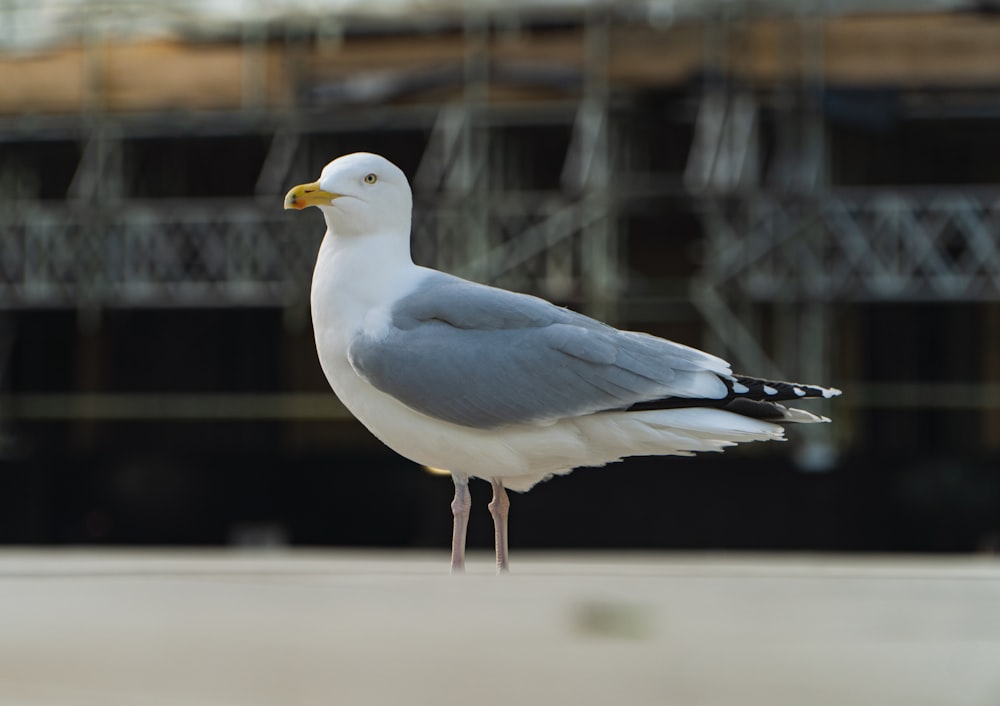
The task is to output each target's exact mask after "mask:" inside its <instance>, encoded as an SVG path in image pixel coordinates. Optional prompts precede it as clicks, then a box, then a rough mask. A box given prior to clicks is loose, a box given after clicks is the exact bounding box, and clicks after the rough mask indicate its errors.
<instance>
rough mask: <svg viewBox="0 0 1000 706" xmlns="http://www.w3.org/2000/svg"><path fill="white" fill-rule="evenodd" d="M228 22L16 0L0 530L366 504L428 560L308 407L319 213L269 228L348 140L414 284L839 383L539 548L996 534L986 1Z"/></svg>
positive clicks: (580, 6)
mask: <svg viewBox="0 0 1000 706" xmlns="http://www.w3.org/2000/svg"><path fill="white" fill-rule="evenodd" d="M230 5H232V6H234V7H235V8H237V9H239V10H240V13H245V12H246V10H247V8H245V7H242V5H243V4H242V3H232V4H230V3H226V2H223V1H220V2H217V3H210V4H208V5H207V6H203V5H202V4H199V3H174V4H167V3H164V4H157V5H152V6H151V5H149V4H148V3H144V2H138V1H126V0H92V1H91V0H76V1H75V2H74V1H72V0H57V1H53V2H41V3H37V2H36V3H30V4H29V3H21V2H18V1H17V0H15V1H14V2H7V3H0V26H2V27H3V29H4V31H3V32H0V35H2V39H0V51H2V54H0V498H2V500H0V541H23V542H196V543H219V542H260V541H292V542H300V543H311V542H313V543H337V544H352V543H357V542H358V541H361V537H362V535H360V534H359V533H358V532H357V530H355V529H353V528H354V527H355V526H356V525H355V524H354V521H355V520H356V519H357V518H359V517H366V516H368V515H367V514H366V512H367V511H368V510H367V509H365V508H362V507H360V506H361V505H362V504H363V501H362V499H363V498H370V497H371V496H372V494H378V495H379V497H381V498H382V502H383V508H384V512H385V514H386V516H387V517H390V516H391V517H392V518H393V519H392V521H386V522H385V523H384V526H383V527H381V528H380V529H379V531H380V532H381V534H377V535H372V534H370V533H369V534H367V535H365V536H364V539H365V541H377V542H379V543H384V544H416V545H422V544H432V545H435V546H443V545H442V542H441V540H440V537H442V536H447V533H448V529H449V527H450V519H451V518H450V516H449V515H448V514H447V513H444V514H441V513H440V509H441V508H442V507H445V504H446V501H445V504H442V502H441V498H447V497H450V493H451V487H450V483H446V482H444V481H439V480H436V479H429V478H427V477H426V476H425V475H424V474H422V473H419V472H417V471H415V470H414V469H413V468H412V466H411V465H410V464H408V463H407V462H405V461H403V460H401V459H398V458H397V457H395V456H393V455H392V454H391V453H390V452H388V451H386V450H384V449H383V448H382V447H381V446H380V445H379V444H378V442H376V441H375V440H373V439H371V438H370V437H369V436H368V435H367V433H366V432H364V430H363V429H362V428H361V427H360V426H359V425H358V424H357V423H356V422H354V421H353V419H352V418H351V417H350V416H349V415H348V413H347V412H346V411H345V410H344V409H343V408H342V407H341V406H340V405H339V403H338V402H337V400H336V398H335V397H334V396H333V395H332V393H330V392H329V388H328V387H327V384H326V382H325V380H324V379H323V376H322V373H321V371H320V370H319V366H318V364H317V362H316V358H315V351H314V348H313V344H312V330H311V325H310V321H309V309H308V291H309V284H310V275H311V271H312V265H313V262H314V259H315V254H316V250H317V248H318V244H319V241H320V238H321V237H322V230H323V226H322V222H321V221H320V220H319V218H318V216H314V217H312V218H310V217H308V216H313V215H314V214H308V215H307V216H300V217H298V218H296V217H293V216H291V215H289V214H288V213H287V212H284V211H283V210H282V208H281V198H282V195H283V193H284V191H285V190H286V189H287V188H288V187H289V186H291V185H293V184H296V183H300V182H302V181H308V180H312V179H314V178H315V177H316V175H318V173H319V171H320V169H321V168H322V166H323V164H325V163H326V162H327V161H329V160H330V159H332V158H334V157H336V156H338V155H340V154H343V153H347V152H354V151H360V150H365V151H372V152H378V153H381V154H384V155H385V156H387V157H389V158H390V159H391V160H392V161H394V162H396V163H397V164H399V166H400V167H402V168H403V170H404V171H405V172H406V173H407V174H408V175H409V177H410V179H411V183H412V185H413V187H414V194H415V213H414V232H413V248H414V259H415V260H416V261H417V262H419V263H421V264H427V265H431V266H434V267H437V268H440V269H444V270H447V271H450V272H454V273H456V274H460V275H462V276H466V277H469V278H471V279H475V280H478V281H483V282H489V283H492V284H497V285H499V286H502V287H506V288H510V289H516V290H520V291H527V292H532V293H537V294H539V295H541V296H544V297H546V298H549V299H551V300H553V301H557V302H559V303H561V304H565V305H567V306H570V307H572V308H574V309H579V310H581V311H584V312H585V313H588V314H591V315H593V316H596V317H598V318H601V319H603V320H606V321H608V322H610V323H613V324H615V325H617V326H620V327H628V328H633V329H639V330H644V331H649V332H651V333H655V334H658V335H663V336H666V337H668V338H671V339H674V340H677V341H681V342H685V343H688V344H691V345H696V346H699V347H702V348H705V349H706V350H709V351H711V352H713V353H716V354H718V355H721V356H723V357H726V358H727V359H729V360H730V361H732V362H733V364H734V368H736V369H737V370H742V371H746V372H749V373H755V374H760V375H763V376H768V377H776V378H789V379H802V380H808V381H815V382H820V383H828V384H832V385H836V386H838V387H841V388H843V389H844V391H845V395H844V397H843V398H841V399H838V400H836V401H835V402H833V403H832V404H828V406H827V407H822V406H821V407H820V408H819V409H820V411H822V412H824V413H826V414H828V415H830V416H832V417H834V419H835V423H834V424H832V425H822V426H821V427H819V428H816V427H812V428H806V429H801V428H796V429H794V430H792V431H790V433H789V436H790V437H793V438H792V441H791V442H790V443H789V444H785V445H773V446H761V447H759V448H748V449H740V450H738V451H736V453H733V452H729V453H727V454H726V456H725V457H722V458H718V457H713V458H711V459H697V460H688V459H670V458H658V459H644V460H634V461H629V462H626V463H624V464H621V465H619V466H618V467H615V468H611V469H604V470H600V471H582V472H578V473H576V474H574V475H573V476H572V477H571V479H570V480H558V481H554V482H553V483H550V484H545V485H543V486H540V487H539V488H537V489H536V490H534V491H533V492H532V493H531V494H529V495H526V496H524V498H521V499H518V500H516V501H515V507H514V512H515V513H516V514H518V516H519V518H521V519H519V520H518V526H519V528H523V531H524V532H525V536H526V537H530V538H531V541H534V542H537V543H538V544H539V545H543V546H581V545H588V546H594V545H599V546H609V545H610V546H653V547H663V546H668V547H759V548H799V549H802V548H813V549H882V550H912V549H925V550H927V549H932V550H955V549H974V548H977V547H979V548H989V547H991V546H993V545H995V544H997V543H1000V540H998V534H997V533H998V532H1000V474H998V473H997V472H996V470H995V465H991V459H992V460H993V461H995V460H996V457H997V452H998V451H1000V238H998V236H1000V159H998V158H997V155H1000V129H998V128H1000V15H998V14H996V10H998V9H1000V8H997V7H992V6H990V4H989V3H974V2H949V1H947V0H944V1H942V0H938V1H934V2H931V1H930V0H925V1H920V0H915V1H913V2H891V1H889V0H874V1H869V2H867V3H858V2H848V1H845V2H828V3H821V4H818V6H819V7H820V8H821V10H820V9H810V8H808V7H804V5H808V4H803V3H798V2H792V1H791V0H789V1H788V2H782V1H777V2H755V1H753V0H745V1H740V2H737V1H735V0H712V1H701V2H699V1H697V0H672V1H668V0H659V1H658V0H646V1H638V0H637V1H635V2H592V1H588V0H563V1H561V2H551V3H546V2H529V1H526V0H516V1H515V2H506V3H494V2H485V3H481V4H473V3H462V2H449V1H446V0H441V1H440V2H431V3H412V6H411V3H408V2H405V1H403V2H394V3H384V4H383V3H378V2H366V3H360V2H350V1H347V0H342V1H341V2H331V3H329V7H328V8H326V9H324V8H323V6H322V4H321V3H307V2H304V1H303V2H299V3H296V2H283V3H280V5H279V4H278V3H260V4H259V5H257V6H256V8H257V9H256V10H254V11H253V13H252V14H240V13H237V12H236V11H235V10H234V9H231V7H230ZM612 483H613V484H615V485H613V486H612V485H609V484H612ZM609 487H616V488H617V490H616V491H615V494H617V495H618V496H620V501H619V502H618V505H620V507H619V508H618V510H617V512H616V511H615V507H614V506H615V503H611V507H610V509H608V508H607V507H606V506H602V507H603V508H604V509H602V512H607V513H608V515H607V517H606V520H605V521H604V522H602V523H597V526H594V525H593V524H592V525H591V527H593V532H594V533H593V536H581V535H580V534H579V533H578V532H576V530H578V529H579V528H574V527H569V526H566V525H565V523H558V522H555V523H553V522H552V520H551V517H553V516H556V517H558V512H556V511H555V510H554V508H556V507H558V506H559V505H560V503H561V502H562V499H563V498H567V497H575V498H585V497H587V494H588V493H590V494H591V497H593V498H597V497H601V498H602V499H603V500H604V501H605V502H606V501H607V498H606V497H605V496H607V495H608V490H607V489H608V488H609ZM415 499H416V502H415ZM424 500H426V502H424ZM581 502H582V501H581ZM644 502H645V503H649V507H648V508H644V507H643V503H644ZM595 503H596V500H595ZM424 506H426V510H424V509H423V508H424ZM543 508H547V509H548V510H549V511H550V512H549V514H548V515H545V514H544V513H543V512H542V509H543ZM482 514H483V515H485V513H482ZM439 515H440V516H439ZM487 519H488V518H483V520H484V522H486V521H487ZM533 520H534V521H535V522H536V524H538V525H539V527H538V528H536V529H530V527H531V526H532V525H531V522H532V521H533ZM546 523H548V524H546ZM369 529H371V528H369ZM477 533H479V534H478V535H477ZM470 536H472V537H473V541H475V538H476V537H477V536H480V537H488V536H489V528H488V527H486V526H485V525H483V526H482V527H480V528H478V529H477V528H476V526H473V527H472V528H471V535H470ZM513 541H515V542H517V541H519V539H518V538H515V539H514V540H513ZM485 543H487V541H485V540H484V544H485Z"/></svg>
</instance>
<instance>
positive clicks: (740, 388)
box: [733, 382, 750, 395]
mask: <svg viewBox="0 0 1000 706" xmlns="http://www.w3.org/2000/svg"><path fill="white" fill-rule="evenodd" d="M733 392H735V393H736V394H737V395H743V394H746V393H747V392H750V388H749V387H747V386H746V385H743V384H741V383H738V382H734V383H733Z"/></svg>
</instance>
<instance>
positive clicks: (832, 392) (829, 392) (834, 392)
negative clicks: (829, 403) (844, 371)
mask: <svg viewBox="0 0 1000 706" xmlns="http://www.w3.org/2000/svg"><path fill="white" fill-rule="evenodd" d="M840 394H841V392H840V390H838V389H837V388H836V387H827V388H824V389H823V397H824V398H825V399H830V398H831V397H838V396H839V395H840Z"/></svg>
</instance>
